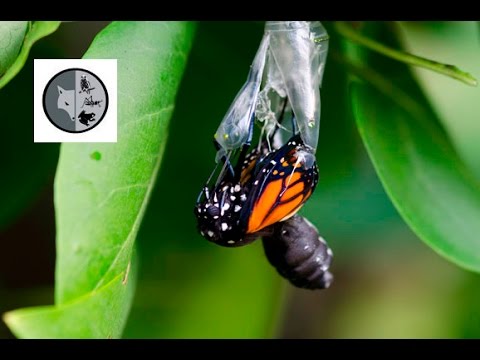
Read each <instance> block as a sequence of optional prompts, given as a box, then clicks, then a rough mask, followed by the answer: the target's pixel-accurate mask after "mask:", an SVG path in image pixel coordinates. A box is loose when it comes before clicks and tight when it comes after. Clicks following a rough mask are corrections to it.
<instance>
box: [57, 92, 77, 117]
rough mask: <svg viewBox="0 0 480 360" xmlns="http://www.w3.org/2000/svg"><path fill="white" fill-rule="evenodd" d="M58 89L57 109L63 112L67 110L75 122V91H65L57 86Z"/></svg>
mask: <svg viewBox="0 0 480 360" xmlns="http://www.w3.org/2000/svg"><path fill="white" fill-rule="evenodd" d="M57 88H58V101H57V107H58V108H59V109H61V110H65V111H66V112H67V113H68V115H69V116H70V119H71V120H72V121H75V108H74V98H75V90H65V89H64V88H62V87H61V86H59V85H57Z"/></svg>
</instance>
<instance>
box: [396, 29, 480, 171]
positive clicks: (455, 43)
mask: <svg viewBox="0 0 480 360" xmlns="http://www.w3.org/2000/svg"><path fill="white" fill-rule="evenodd" d="M399 25H400V28H401V30H402V34H403V35H404V36H402V37H401V39H402V40H403V41H402V43H403V44H404V45H405V47H406V48H407V49H408V50H411V51H412V52H416V53H418V54H422V55H425V56H428V57H432V58H437V59H442V60H443V61H445V62H449V63H455V64H457V65H458V66H459V67H462V68H464V69H469V70H470V71H471V72H472V74H473V75H475V76H476V77H477V78H478V77H480V42H479V35H480V34H479V32H478V30H479V28H478V23H476V22H475V21H470V22H469V21H446V22H435V23H431V22H401V23H400V24H399ZM412 70H413V71H414V75H415V77H416V78H417V79H418V81H419V84H420V86H421V87H422V89H423V90H424V92H425V94H426V96H427V97H428V99H429V101H430V102H431V103H432V105H433V106H434V108H435V111H436V112H437V113H438V115H439V117H440V119H441V121H442V124H443V126H444V127H445V129H446V130H447V131H448V134H449V135H450V137H451V138H452V142H453V144H454V145H455V148H456V149H457V150H458V152H459V155H460V156H461V157H462V158H463V159H464V160H465V161H466V163H467V164H468V165H469V166H470V167H471V168H472V170H474V171H475V175H476V176H477V178H479V179H480V161H478V154H479V153H480V142H479V141H478V134H480V121H478V119H479V118H478V114H479V113H480V101H478V99H480V87H477V88H475V89H472V88H469V87H466V86H463V85H462V84H461V83H458V82H456V81H452V80H451V79H449V78H446V77H444V76H438V74H435V73H432V72H430V71H426V70H424V69H418V68H413V69H412ZM446 90H448V91H446Z"/></svg>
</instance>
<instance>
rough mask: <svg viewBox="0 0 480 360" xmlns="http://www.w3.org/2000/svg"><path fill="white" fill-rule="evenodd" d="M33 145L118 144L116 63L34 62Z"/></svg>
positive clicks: (83, 61) (64, 60)
mask: <svg viewBox="0 0 480 360" xmlns="http://www.w3.org/2000/svg"><path fill="white" fill-rule="evenodd" d="M33 66H34V84H33V95H34V104H33V106H34V114H33V141H34V142H36V143H37V142H109V143H111V142H117V60H116V59H35V60H34V65H33Z"/></svg>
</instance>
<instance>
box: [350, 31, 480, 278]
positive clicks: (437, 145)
mask: <svg viewBox="0 0 480 360" xmlns="http://www.w3.org/2000/svg"><path fill="white" fill-rule="evenodd" d="M383 34H388V31H384V32H383ZM369 60H370V61H369V65H370V67H371V68H375V69H383V70H384V72H383V71H382V73H381V75H380V74H379V73H376V72H374V71H372V70H370V69H367V68H361V69H359V71H358V74H359V75H360V76H361V77H363V78H364V79H366V80H367V82H368V83H364V84H358V83H356V84H353V89H352V102H353V110H354V115H355V118H356V121H357V125H358V128H359V131H360V134H361V136H362V139H363V141H364V143H365V146H366V148H367V151H368V153H369V155H370V158H371V159H372V162H373V164H374V166H375V169H376V171H377V174H378V175H379V177H380V180H381V181H382V184H383V185H384V187H385V190H386V192H387V193H388V195H389V196H390V198H391V200H392V202H393V203H394V205H395V207H396V208H397V210H398V211H399V213H400V215H401V216H402V217H403V219H404V220H405V221H406V222H407V224H408V225H409V226H410V227H411V228H412V230H413V231H414V232H415V233H416V234H417V235H418V236H419V237H420V238H421V239H422V240H423V241H424V242H425V243H427V244H428V245H429V246H430V247H431V248H433V249H434V250H435V251H437V252H438V253H439V254H441V255H442V256H444V257H445V258H447V259H449V260H451V261H452V262H454V263H456V264H457V265H459V266H461V267H464V268H466V269H469V270H473V271H477V272H479V271H480V242H479V241H478V234H479V233H480V222H479V221H478V219H480V186H479V184H478V183H477V182H476V181H475V179H474V177H473V176H472V174H471V173H470V171H469V169H467V168H466V166H465V165H464V164H463V162H462V160H461V159H460V158H459V157H458V155H457V154H456V152H455V150H454V148H453V146H452V144H451V142H450V139H449V138H448V136H447V135H446V133H445V131H444V130H443V128H442V127H441V125H440V122H439V120H438V118H437V117H436V116H435V114H434V112H433V111H432V109H431V108H430V107H429V105H428V103H427V101H426V99H425V96H424V95H423V94H422V92H421V90H420V89H419V87H418V85H417V84H416V82H415V80H414V79H413V77H412V75H411V73H410V72H409V70H408V69H407V68H406V67H405V66H404V65H402V64H399V63H395V62H393V61H386V60H385V61H383V60H381V59H380V58H378V57H372V58H369ZM394 84H395V85H394Z"/></svg>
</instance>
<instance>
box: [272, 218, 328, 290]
mask: <svg viewBox="0 0 480 360" xmlns="http://www.w3.org/2000/svg"><path fill="white" fill-rule="evenodd" d="M263 248H264V250H265V255H266V256H267V258H268V261H269V262H270V264H272V265H273V266H274V267H275V268H276V269H277V271H278V272H279V273H280V275H282V276H283V277H284V278H286V279H288V280H289V281H290V282H291V283H292V284H293V285H295V286H297V287H301V288H306V289H326V288H328V287H329V286H330V284H331V283H332V281H333V275H332V274H331V273H330V272H329V271H328V268H329V267H330V264H331V262H332V258H333V253H332V250H331V249H330V248H329V247H328V245H327V243H326V242H325V240H324V239H323V238H322V237H321V236H319V234H318V231H317V229H316V228H315V227H314V226H313V225H312V224H311V223H310V222H309V221H308V220H306V219H305V218H303V217H301V216H299V215H295V216H293V217H291V218H290V219H288V220H286V221H283V222H279V223H276V224H274V225H273V234H272V235H270V236H264V237H263Z"/></svg>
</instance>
